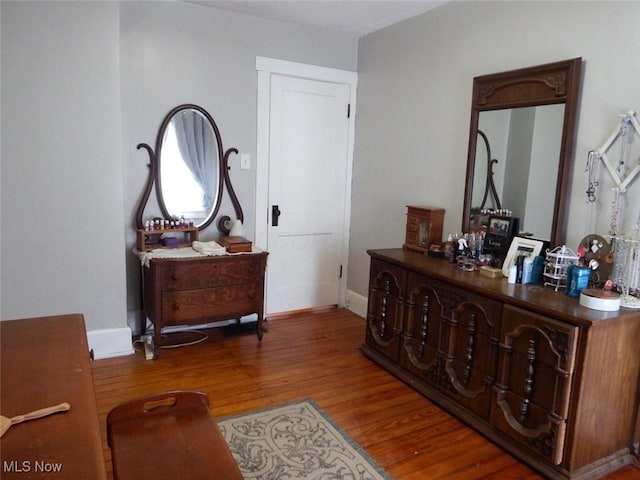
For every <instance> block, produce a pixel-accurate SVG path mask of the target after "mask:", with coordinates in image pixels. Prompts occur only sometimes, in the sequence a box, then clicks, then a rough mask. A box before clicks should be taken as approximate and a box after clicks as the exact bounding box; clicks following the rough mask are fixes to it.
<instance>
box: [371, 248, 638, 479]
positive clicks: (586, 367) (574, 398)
mask: <svg viewBox="0 0 640 480" xmlns="http://www.w3.org/2000/svg"><path fill="white" fill-rule="evenodd" d="M368 253H369V255H370V256H371V271H370V279H369V303H368V313H367V326H366V338H365V343H364V344H363V346H362V351H363V352H364V354H365V355H367V356H368V357H369V358H371V359H372V360H374V361H375V362H377V363H378V364H379V365H381V366H382V367H384V368H385V369H387V370H388V371H390V372H391V373H393V374H395V375H396V376H398V377H399V378H400V379H402V380H404V381H405V382H407V383H408V384H409V385H411V386H412V387H413V388H415V389H416V390H418V391H419V392H421V393H422V394H424V395H425V396H427V397H428V398H429V399H431V400H433V401H434V402H435V403H437V404H438V405H440V406H441V407H443V408H444V409H446V410H448V411H449V412H450V413H452V414H453V415H455V416H456V417H458V418H459V419H461V420H463V421H465V422H466V423H467V424H469V425H470V426H471V427H473V428H475V429H476V430H478V431H479V432H480V433H482V434H484V435H485V436H487V437H488V438H489V439H491V440H492V441H494V442H495V443H496V444H498V445H499V446H501V447H502V448H504V449H505V450H507V451H509V452H510V453H512V454H513V455H514V456H516V457H517V458H519V459H520V460H522V461H523V462H525V463H527V464H528V465H530V466H531V467H533V468H535V469H537V470H538V471H540V472H541V473H542V474H543V475H545V476H547V477H549V478H554V479H578V478H579V479H587V478H589V479H591V478H598V477H601V476H603V475H605V474H607V473H610V472H612V471H614V470H616V469H618V468H620V467H622V466H624V465H628V464H630V463H632V462H637V461H638V458H637V456H638V448H639V442H640V431H639V430H640V421H639V418H638V406H639V402H638V392H639V391H640V390H639V388H640V385H639V375H640V313H637V312H634V311H632V310H625V309H622V310H620V311H619V312H600V311H596V310H590V309H587V308H584V307H582V306H580V305H579V302H578V300H577V299H574V298H570V297H568V296H566V295H565V294H564V293H561V292H560V293H558V292H555V291H554V290H553V289H551V288H545V287H542V286H540V285H519V284H508V283H507V281H506V280H505V279H502V278H499V279H489V278H485V277H483V276H481V275H479V274H478V273H469V272H464V271H462V270H460V269H458V268H456V267H455V266H453V265H450V264H449V263H447V262H445V261H443V260H439V259H434V258H431V257H429V256H427V255H424V254H421V253H418V252H412V251H409V250H404V249H387V250H371V251H369V252H368Z"/></svg>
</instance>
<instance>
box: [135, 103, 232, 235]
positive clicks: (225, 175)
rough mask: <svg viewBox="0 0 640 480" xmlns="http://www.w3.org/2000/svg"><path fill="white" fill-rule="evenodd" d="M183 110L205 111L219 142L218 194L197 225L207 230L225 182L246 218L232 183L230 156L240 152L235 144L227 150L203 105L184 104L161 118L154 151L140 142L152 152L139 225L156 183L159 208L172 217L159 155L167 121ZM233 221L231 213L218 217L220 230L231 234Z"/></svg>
mask: <svg viewBox="0 0 640 480" xmlns="http://www.w3.org/2000/svg"><path fill="white" fill-rule="evenodd" d="M183 110H195V111H197V112H199V113H200V114H202V115H203V116H204V117H205V118H206V119H207V121H208V122H209V123H210V124H211V127H212V129H213V132H214V135H215V138H216V143H217V151H218V162H219V177H218V192H217V195H216V201H215V204H214V205H213V207H212V209H211V211H210V212H209V215H208V216H207V217H206V218H205V220H204V221H203V222H202V223H200V224H198V225H196V226H197V228H198V230H204V229H205V228H207V227H208V226H209V225H210V224H211V222H213V220H214V219H215V217H216V215H217V214H218V211H219V209H220V205H221V203H222V191H223V187H224V186H226V188H227V191H228V193H229V197H230V198H231V203H232V204H233V208H234V210H235V213H236V218H237V219H238V220H240V221H242V222H244V214H243V212H242V207H241V205H240V201H239V200H238V197H237V195H236V193H235V190H234V189H233V186H232V184H231V178H230V177H229V168H230V167H229V156H230V155H231V154H232V153H234V154H237V153H238V150H237V149H236V148H229V149H228V150H227V151H226V152H224V150H223V146H222V136H221V135H220V130H219V129H218V126H217V125H216V122H215V121H214V120H213V117H212V116H211V115H210V114H209V113H208V112H207V111H206V110H205V109H203V108H202V107H199V106H198V105H194V104H183V105H178V106H177V107H175V108H173V109H172V110H171V111H170V112H169V113H168V114H167V115H166V116H165V117H164V119H163V120H162V123H161V124H160V128H159V130H158V135H157V137H156V148H155V152H154V150H153V148H151V147H150V146H149V145H148V144H146V143H140V144H138V145H137V149H138V150H140V149H142V148H144V149H145V150H146V151H147V153H148V154H149V176H148V178H147V183H146V186H145V189H144V191H143V194H142V197H141V199H140V202H139V204H138V208H137V210H136V227H137V228H139V229H142V228H144V220H143V216H144V209H145V207H146V205H147V202H148V201H149V196H150V195H151V190H153V187H154V185H155V187H156V195H157V198H158V205H159V207H160V210H161V211H162V214H163V215H164V217H165V218H172V215H171V213H170V212H169V211H168V209H167V207H166V203H165V201H164V198H163V197H162V188H161V179H160V168H159V167H160V158H159V156H160V154H161V153H162V142H163V140H164V134H165V131H166V129H167V125H169V122H171V119H172V118H173V117H174V115H175V114H177V113H179V112H181V111H183ZM223 152H224V154H223ZM230 223H231V217H229V216H228V215H223V216H221V217H220V218H219V220H218V230H219V231H220V232H221V233H222V234H223V235H228V234H229V230H230V228H231V226H230Z"/></svg>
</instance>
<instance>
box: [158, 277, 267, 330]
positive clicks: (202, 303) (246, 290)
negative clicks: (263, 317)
mask: <svg viewBox="0 0 640 480" xmlns="http://www.w3.org/2000/svg"><path fill="white" fill-rule="evenodd" d="M258 288H259V284H258V283H250V284H245V285H233V286H226V287H214V288H200V289H192V290H174V291H166V292H163V294H162V312H163V316H162V319H163V323H164V325H184V324H186V323H190V322H203V321H215V320H221V319H229V318H234V317H239V316H242V315H245V314H249V313H253V312H255V311H257V310H258V305H257V302H258V300H259V299H260V298H261V297H260V295H259V294H258V293H259V292H258Z"/></svg>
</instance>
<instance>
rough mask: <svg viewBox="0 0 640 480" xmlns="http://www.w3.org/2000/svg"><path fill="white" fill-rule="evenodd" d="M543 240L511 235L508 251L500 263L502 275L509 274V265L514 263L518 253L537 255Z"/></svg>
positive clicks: (529, 255) (527, 255)
mask: <svg viewBox="0 0 640 480" xmlns="http://www.w3.org/2000/svg"><path fill="white" fill-rule="evenodd" d="M543 245H544V242H543V241H541V240H534V239H533V238H526V237H513V240H511V245H509V251H508V252H507V256H506V257H505V259H504V263H503V264H502V275H503V276H505V277H508V276H509V267H511V265H514V264H515V263H516V259H517V258H518V256H520V255H524V256H526V257H537V256H538V255H540V252H541V251H542V247H543Z"/></svg>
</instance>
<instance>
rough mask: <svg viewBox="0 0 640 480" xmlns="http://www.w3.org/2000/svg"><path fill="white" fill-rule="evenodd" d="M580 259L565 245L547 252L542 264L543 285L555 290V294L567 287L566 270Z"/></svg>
mask: <svg viewBox="0 0 640 480" xmlns="http://www.w3.org/2000/svg"><path fill="white" fill-rule="evenodd" d="M579 259H580V257H579V256H578V255H576V253H575V252H574V251H573V250H571V249H570V248H569V247H567V246H566V245H562V246H561V247H560V246H558V247H556V248H554V249H553V250H547V257H546V260H545V262H544V274H543V275H544V278H545V281H544V284H545V286H550V287H553V288H555V290H556V292H557V291H558V290H559V289H561V288H566V286H567V269H568V268H569V265H575V264H577V263H578V260H579Z"/></svg>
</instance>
